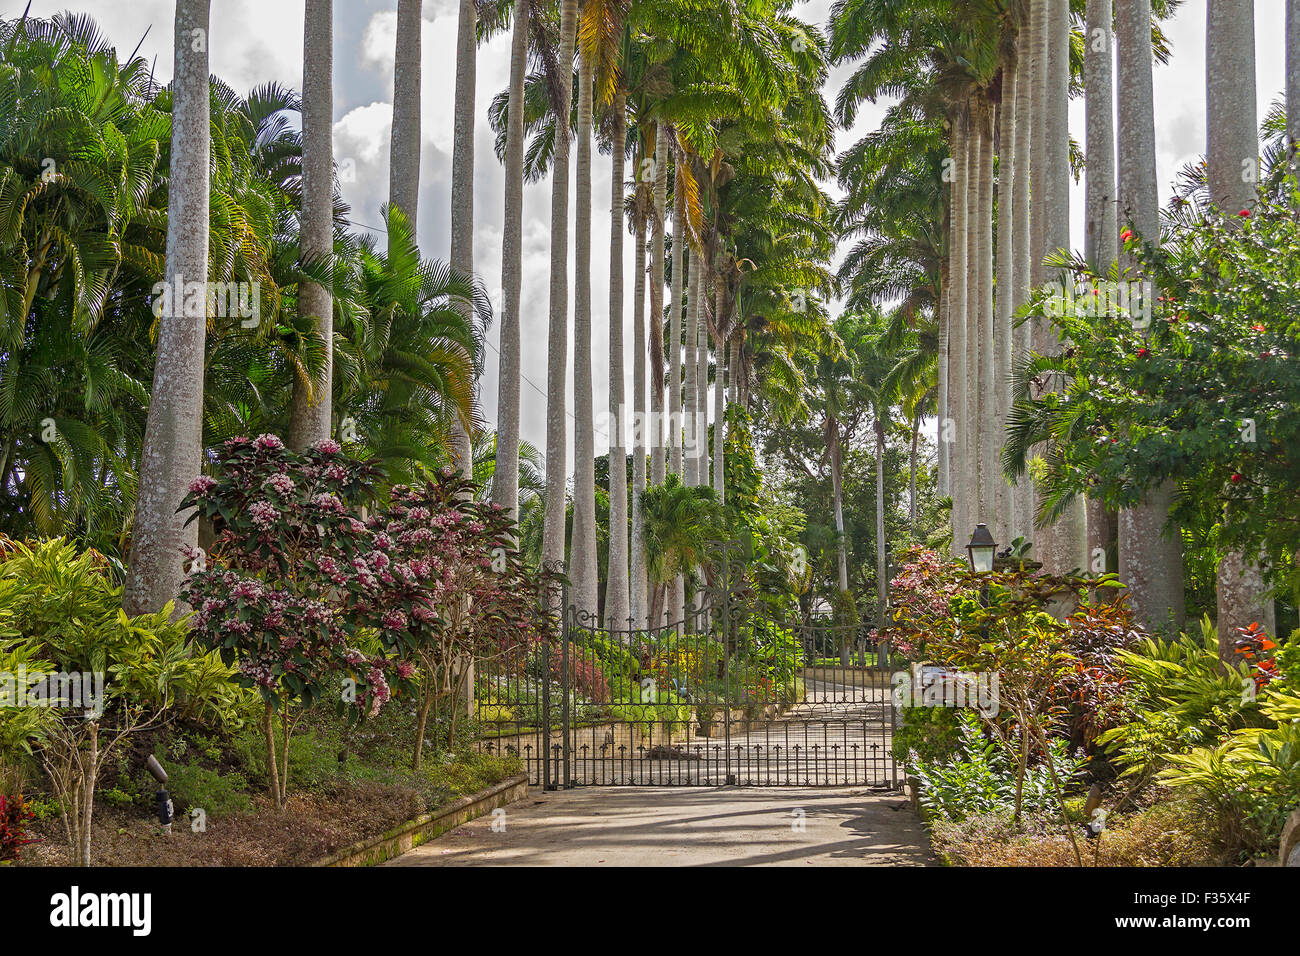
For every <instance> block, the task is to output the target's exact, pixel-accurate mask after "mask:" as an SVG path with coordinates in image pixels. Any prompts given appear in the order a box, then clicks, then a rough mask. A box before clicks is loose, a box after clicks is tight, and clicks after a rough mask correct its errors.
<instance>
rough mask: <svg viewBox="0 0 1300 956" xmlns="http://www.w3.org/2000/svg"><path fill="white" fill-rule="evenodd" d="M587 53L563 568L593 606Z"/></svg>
mask: <svg viewBox="0 0 1300 956" xmlns="http://www.w3.org/2000/svg"><path fill="white" fill-rule="evenodd" d="M592 71H593V64H592V62H591V59H590V57H587V56H583V55H582V54H581V52H580V53H579V55H578V133H577V136H578V174H577V198H576V202H575V206H576V209H575V215H574V228H575V229H576V234H575V235H574V237H573V244H574V269H573V281H574V293H573V411H574V435H573V458H574V461H573V539H572V540H571V541H570V542H569V573H570V575H571V576H572V579H573V589H572V594H573V602H574V604H576V605H577V607H578V610H580V611H583V612H586V613H588V614H593V615H594V614H595V613H596V611H597V593H598V590H599V583H598V581H597V573H598V572H597V570H596V564H597V562H596V466H595V459H596V437H595V423H594V421H593V420H592V416H593V414H594V404H595V395H594V389H593V386H592V380H591V110H592Z"/></svg>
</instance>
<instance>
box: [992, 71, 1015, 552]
mask: <svg viewBox="0 0 1300 956" xmlns="http://www.w3.org/2000/svg"><path fill="white" fill-rule="evenodd" d="M1019 82H1020V71H1019V68H1018V65H1017V63H1016V58H1015V54H1014V53H1012V54H1010V55H1009V56H1008V58H1007V59H1006V60H1005V61H1004V62H1003V64H1002V102H1001V103H1000V104H999V106H998V124H999V129H998V238H997V256H998V264H997V312H996V314H995V322H994V327H993V382H992V385H993V389H994V395H995V399H994V401H993V402H991V403H990V404H992V406H993V423H992V436H991V437H992V439H993V441H992V447H991V449H990V454H989V456H988V464H989V481H990V482H991V483H992V485H993V515H994V518H993V520H994V525H993V536H994V538H995V540H997V541H998V542H1000V543H1003V544H1005V543H1006V542H1009V541H1010V540H1011V537H1012V535H1011V526H1012V517H1011V511H1012V491H1011V486H1010V485H1008V484H1007V482H1006V479H1005V478H1003V477H1002V469H1001V466H1000V461H999V454H1000V451H1001V449H1002V443H1003V441H1004V436H1005V435H1006V430H1007V413H1008V412H1009V411H1010V409H1011V351H1012V350H1011V321H1012V316H1013V315H1014V312H1015V263H1016V254H1015V248H1016V245H1017V243H1018V242H1019V241H1020V239H1019V237H1018V236H1017V235H1016V231H1015V175H1016V170H1015V153H1016V87H1017V86H1018V85H1019Z"/></svg>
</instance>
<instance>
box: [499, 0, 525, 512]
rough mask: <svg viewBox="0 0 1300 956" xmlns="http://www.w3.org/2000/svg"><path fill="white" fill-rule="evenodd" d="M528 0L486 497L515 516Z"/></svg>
mask: <svg viewBox="0 0 1300 956" xmlns="http://www.w3.org/2000/svg"><path fill="white" fill-rule="evenodd" d="M530 4H531V0H515V7H514V18H515V19H514V26H513V32H512V33H511V36H510V93H509V97H510V100H509V110H510V116H509V121H508V124H507V126H506V154H505V178H506V188H505V220H504V224H503V227H502V234H501V346H500V367H499V371H498V373H497V374H498V381H497V452H496V470H495V472H494V473H493V476H492V500H493V501H494V502H496V503H497V504H499V505H500V506H501V507H502V508H503V509H505V511H506V513H507V514H509V515H510V516H511V517H512V518H515V519H516V520H517V519H518V517H519V401H520V399H519V377H520V337H519V298H520V289H521V286H522V283H523V271H522V270H523V214H524V75H525V73H526V71H527V68H528V19H529V14H530V10H529V7H530Z"/></svg>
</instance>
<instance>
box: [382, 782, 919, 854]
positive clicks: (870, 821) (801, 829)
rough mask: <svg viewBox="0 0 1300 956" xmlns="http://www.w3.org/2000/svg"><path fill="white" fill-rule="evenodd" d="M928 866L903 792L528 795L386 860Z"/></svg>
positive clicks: (622, 790) (581, 791)
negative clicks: (493, 814)
mask: <svg viewBox="0 0 1300 956" xmlns="http://www.w3.org/2000/svg"><path fill="white" fill-rule="evenodd" d="M494 821H495V825H496V827H497V829H496V830H495V831H494V829H493V826H494ZM503 825H504V829H502V826H503ZM934 862H935V861H934V858H933V855H932V853H931V851H930V845H929V841H928V840H927V838H926V834H925V830H924V828H923V827H922V825H921V822H920V820H918V819H917V818H916V815H915V814H913V813H912V811H911V810H910V809H909V808H908V807H907V805H906V799H905V798H904V797H903V796H902V795H900V794H895V793H886V794H881V793H876V792H872V791H870V790H861V789H836V790H827V789H820V788H819V789H812V788H808V789H793V788H792V789H786V788H777V787H772V788H763V789H757V788H753V789H748V788H737V787H581V788H577V789H574V790H568V791H554V792H550V793H547V792H545V791H542V790H540V789H534V790H532V791H531V792H530V793H529V795H528V797H527V798H526V799H524V800H521V801H520V802H518V803H515V804H512V805H510V806H509V807H507V808H505V814H504V817H502V816H501V815H500V814H498V815H497V816H496V817H494V816H492V815H488V816H485V817H480V818H479V819H477V820H474V821H473V822H471V823H468V824H466V825H465V826H462V827H459V828H457V829H455V830H452V831H451V832H449V833H446V834H444V835H443V836H441V837H439V838H438V839H436V840H433V841H432V842H430V843H426V844H425V845H424V846H421V847H417V848H415V849H414V850H411V851H410V852H409V853H406V854H404V855H403V856H400V857H398V858H397V859H395V860H391V861H389V862H388V863H387V864H385V865H386V866H809V865H812V866H927V865H933V864H934Z"/></svg>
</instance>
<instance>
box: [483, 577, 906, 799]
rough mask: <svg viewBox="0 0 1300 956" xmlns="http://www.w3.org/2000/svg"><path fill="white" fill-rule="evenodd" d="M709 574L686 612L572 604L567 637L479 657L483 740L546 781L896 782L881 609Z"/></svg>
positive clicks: (874, 784) (565, 626) (566, 784)
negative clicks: (773, 599)
mask: <svg viewBox="0 0 1300 956" xmlns="http://www.w3.org/2000/svg"><path fill="white" fill-rule="evenodd" d="M714 570H715V572H717V569H714ZM707 580H708V583H709V585H710V586H709V587H708V588H705V589H701V591H700V593H699V594H698V595H696V596H695V598H694V600H695V604H696V607H695V608H694V610H688V613H687V614H686V617H685V618H684V619H683V620H681V621H678V622H676V623H673V624H667V625H664V626H660V627H654V628H636V627H631V626H629V627H627V628H623V629H617V628H610V627H608V626H605V625H604V624H602V622H600V621H599V620H597V619H595V616H594V615H591V614H588V613H585V612H583V611H580V610H579V609H577V608H575V607H572V606H567V605H566V609H565V611H564V613H563V615H562V626H561V628H560V633H559V634H558V635H557V636H556V637H555V638H553V639H551V640H547V641H543V642H541V643H539V644H536V645H534V646H529V647H520V648H517V649H514V650H511V651H509V652H506V653H505V654H502V655H500V656H498V657H496V658H493V659H489V660H484V661H481V662H480V663H479V666H478V669H477V679H476V686H475V694H476V709H477V715H478V721H479V726H480V731H481V734H480V738H479V746H480V747H481V748H482V749H484V750H487V751H489V752H496V753H513V754H517V755H518V756H519V758H520V760H521V762H522V763H523V765H524V767H525V769H526V770H527V772H528V774H529V776H530V779H531V780H532V782H533V783H534V784H536V785H539V786H543V787H547V788H555V787H574V786H600V785H662V786H718V785H724V784H736V785H741V786H871V787H887V788H894V787H895V786H896V785H897V773H896V769H895V766H894V760H893V755H892V752H891V744H892V737H893V731H894V726H895V711H894V708H893V706H892V703H891V697H890V691H891V687H890V666H889V663H890V662H889V653H888V648H887V647H883V646H877V644H876V643H875V642H874V641H873V640H872V639H871V638H870V634H871V632H872V630H873V625H872V624H871V623H865V624H861V625H852V626H837V625H833V624H828V623H818V622H813V623H809V622H806V621H790V622H786V621H781V620H778V619H775V618H774V616H773V615H771V614H770V613H768V612H767V611H766V609H765V606H764V604H763V602H762V601H761V599H759V597H758V596H756V595H752V594H748V593H746V592H744V591H743V590H741V589H738V588H733V587H731V586H730V585H729V583H728V581H727V580H726V576H725V575H724V574H723V573H722V572H717V573H715V574H713V575H711V576H710V577H708V579H707Z"/></svg>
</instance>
